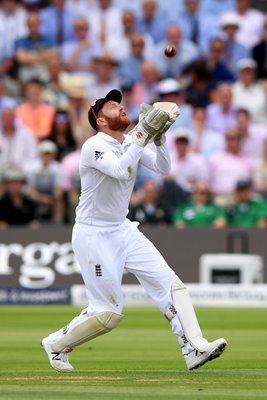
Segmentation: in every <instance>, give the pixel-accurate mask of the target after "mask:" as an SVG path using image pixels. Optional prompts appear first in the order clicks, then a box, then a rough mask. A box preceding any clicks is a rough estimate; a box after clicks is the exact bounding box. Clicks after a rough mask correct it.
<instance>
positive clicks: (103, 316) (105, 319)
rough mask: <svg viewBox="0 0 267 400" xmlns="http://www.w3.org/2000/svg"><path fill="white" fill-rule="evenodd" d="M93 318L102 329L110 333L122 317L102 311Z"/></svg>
mask: <svg viewBox="0 0 267 400" xmlns="http://www.w3.org/2000/svg"><path fill="white" fill-rule="evenodd" d="M95 317H96V318H97V319H98V321H99V323H100V324H101V325H103V327H104V329H106V330H107V331H111V330H112V329H115V328H116V327H117V326H118V325H119V323H120V321H121V319H122V315H121V314H117V313H114V312H112V311H103V312H100V313H98V314H96V315H95Z"/></svg>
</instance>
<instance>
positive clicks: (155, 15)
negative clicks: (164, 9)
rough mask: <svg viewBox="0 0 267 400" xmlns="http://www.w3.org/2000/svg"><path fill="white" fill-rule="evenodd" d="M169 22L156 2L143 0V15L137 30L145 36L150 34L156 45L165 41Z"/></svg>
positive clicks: (138, 21)
mask: <svg viewBox="0 0 267 400" xmlns="http://www.w3.org/2000/svg"><path fill="white" fill-rule="evenodd" d="M166 27H167V20H166V18H164V15H163V14H161V13H160V12H159V9H158V4H157V1H156V0H143V5H142V13H141V15H140V17H139V18H138V20H137V26H136V30H137V32H140V33H142V34H143V35H145V34H148V35H150V37H151V38H152V39H153V42H154V43H159V42H160V41H162V40H163V38H164V34H165V30H166Z"/></svg>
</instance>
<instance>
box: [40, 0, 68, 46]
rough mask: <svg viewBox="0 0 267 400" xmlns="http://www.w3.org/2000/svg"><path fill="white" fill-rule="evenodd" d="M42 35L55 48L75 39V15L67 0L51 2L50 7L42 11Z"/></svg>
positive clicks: (53, 0) (52, 0)
mask: <svg viewBox="0 0 267 400" xmlns="http://www.w3.org/2000/svg"><path fill="white" fill-rule="evenodd" d="M40 18H41V33H42V34H43V35H44V36H45V37H46V38H47V39H49V40H51V42H52V43H53V45H54V46H60V45H61V44H62V43H64V42H67V41H70V40H73V39H74V31H73V22H74V18H75V13H73V10H72V9H71V8H70V7H69V6H68V5H67V4H66V2H65V0H51V4H50V5H49V6H48V7H45V8H43V9H42V10H41V11H40Z"/></svg>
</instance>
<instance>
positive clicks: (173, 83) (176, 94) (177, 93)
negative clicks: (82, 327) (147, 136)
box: [157, 78, 193, 147]
mask: <svg viewBox="0 0 267 400" xmlns="http://www.w3.org/2000/svg"><path fill="white" fill-rule="evenodd" d="M157 92H158V101H170V102H172V103H176V104H177V105H178V106H179V108H180V111H181V113H180V115H179V118H177V120H176V121H175V122H174V124H173V125H172V126H171V128H170V131H169V132H168V135H167V137H166V138H167V143H168V139H169V138H170V139H171V136H172V135H171V134H170V132H173V131H175V130H176V129H177V128H181V127H185V128H187V129H190V128H191V127H192V118H193V107H192V106H191V105H190V104H188V103H187V102H186V99H185V95H184V93H183V90H182V88H181V85H180V83H179V82H178V81H177V79H173V78H166V79H162V80H161V81H160V82H159V83H158V87H157ZM171 140H172V142H173V139H171ZM170 147H171V146H170Z"/></svg>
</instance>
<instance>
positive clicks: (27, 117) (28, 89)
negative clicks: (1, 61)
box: [16, 79, 55, 140]
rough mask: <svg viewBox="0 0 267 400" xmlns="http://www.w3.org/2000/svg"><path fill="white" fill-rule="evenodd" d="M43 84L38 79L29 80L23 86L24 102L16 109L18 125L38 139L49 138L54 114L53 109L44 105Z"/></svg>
mask: <svg viewBox="0 0 267 400" xmlns="http://www.w3.org/2000/svg"><path fill="white" fill-rule="evenodd" d="M42 90H43V84H42V82H41V81H40V80H38V79H31V80H30V81H28V82H27V83H26V85H25V99H26V101H25V102H24V103H22V104H21V105H19V106H18V107H17V109H16V116H17V117H18V119H19V121H20V123H21V124H22V125H23V126H25V127H27V128H29V129H30V130H31V131H32V132H33V135H34V136H35V137H36V138H37V139H38V140H40V139H43V138H45V137H47V136H49V134H50V132H51V126H52V122H53V118H54V114H55V109H54V107H52V106H50V105H48V104H45V103H44V102H43V101H42V99H41V96H42Z"/></svg>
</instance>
